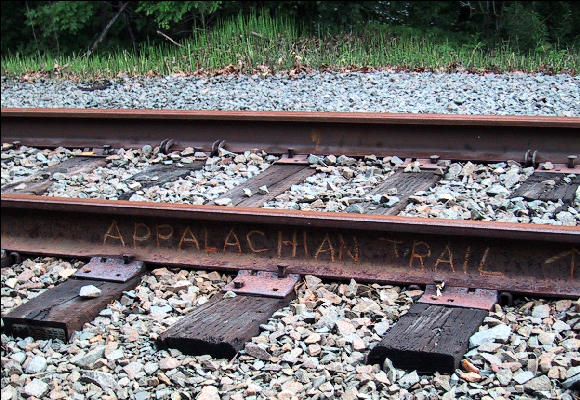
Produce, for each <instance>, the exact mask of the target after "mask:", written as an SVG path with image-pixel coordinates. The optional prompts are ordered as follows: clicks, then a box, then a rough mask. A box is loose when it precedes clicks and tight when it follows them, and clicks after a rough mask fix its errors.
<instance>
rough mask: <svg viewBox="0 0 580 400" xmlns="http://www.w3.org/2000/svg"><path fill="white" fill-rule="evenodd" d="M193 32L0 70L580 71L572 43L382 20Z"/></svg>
mask: <svg viewBox="0 0 580 400" xmlns="http://www.w3.org/2000/svg"><path fill="white" fill-rule="evenodd" d="M196 32H197V33H196V34H195V35H194V37H193V38H191V39H189V40H186V41H183V42H181V43H180V46H177V45H175V44H172V43H170V42H169V41H167V42H163V43H161V44H159V43H157V44H150V43H142V44H141V45H140V46H139V47H138V49H137V51H132V50H131V51H128V50H126V49H118V50H115V51H111V52H106V53H104V52H103V53H99V52H97V53H95V54H93V55H91V56H89V57H84V56H82V55H69V56H60V57H53V56H51V55H42V56H38V55H36V56H34V55H28V56H22V55H19V54H13V55H5V56H4V55H3V56H2V75H4V76H23V75H25V74H29V75H30V74H33V75H34V74H42V75H46V76H51V77H57V78H58V77H63V78H78V79H95V78H105V77H115V76H119V75H129V76H135V75H166V74H175V73H183V74H192V73H202V74H204V73H207V74H213V73H228V72H239V73H262V74H264V75H265V74H267V73H275V72H278V71H290V72H296V71H297V70H302V69H314V70H319V69H333V70H343V69H352V68H356V69H363V70H364V69H367V68H395V69H403V70H419V71H422V70H431V71H457V70H461V71H462V70H467V71H473V72H485V71H495V72H506V71H524V72H537V71H542V72H551V73H563V72H564V73H572V74H575V73H576V71H578V70H580V68H579V67H580V57H579V54H578V52H577V50H576V49H571V50H570V49H544V48H539V49H536V50H534V51H530V52H528V53H527V54H518V53H517V52H514V51H513V50H511V48H510V46H509V44H507V43H506V44H504V45H502V46H500V47H499V48H496V49H493V50H489V49H487V48H486V46H484V44H483V43H481V42H477V41H475V40H473V39H469V38H468V39H464V38H458V37H456V36H452V35H449V34H445V33H442V32H438V31H434V30H430V31H423V32H419V31H417V30H413V29H409V28H404V27H392V26H387V25H371V26H367V27H365V30H364V32H349V33H347V34H344V33H343V34H331V33H329V32H327V33H324V34H320V33H319V34H312V33H308V31H307V30H306V29H305V28H304V27H303V26H300V25H299V24H296V23H295V22H294V21H292V20H290V19H287V18H283V17H277V18H271V17H267V16H262V15H251V16H246V17H242V16H239V17H237V18H232V19H229V20H226V21H222V22H221V23H219V24H217V26H215V27H214V28H213V29H212V30H211V31H202V30H196Z"/></svg>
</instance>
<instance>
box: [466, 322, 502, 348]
mask: <svg viewBox="0 0 580 400" xmlns="http://www.w3.org/2000/svg"><path fill="white" fill-rule="evenodd" d="M510 333H511V328H510V327H509V326H508V325H497V326H495V327H493V328H490V329H487V330H482V331H479V332H475V333H474V334H473V336H471V337H470V338H469V347H470V348H471V347H477V346H479V345H481V344H483V343H484V342H488V341H495V340H500V341H505V340H507V339H508V337H509V335H510Z"/></svg>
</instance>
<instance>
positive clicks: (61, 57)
mask: <svg viewBox="0 0 580 400" xmlns="http://www.w3.org/2000/svg"><path fill="white" fill-rule="evenodd" d="M548 3H549V5H548ZM572 3H573V2H562V1H556V2H529V3H525V4H523V3H521V2H494V1H491V2H489V1H475V2H470V1H468V2H454V1H450V2H402V1H401V2H386V1H384V2H383V1H374V2H372V1H371V2H354V3H350V2H319V1H317V2H308V1H294V2H290V1H282V2H228V1H208V2H204V1H184V2H180V1H165V2H157V1H139V2H100V1H97V2H83V1H79V2H74V1H60V2H50V1H39V2H3V3H2V35H3V40H2V74H4V75H22V74H34V73H37V74H38V73H40V74H47V75H50V76H66V77H80V78H91V77H111V76H117V75H119V74H126V75H143V74H148V75H152V74H171V73H181V74H191V73H193V74H212V73H224V72H226V73H227V72H229V73H238V72H244V73H248V72H251V73H261V74H268V73H274V72H278V71H285V72H287V73H290V74H293V73H296V72H298V71H302V70H309V69H317V70H318V69H335V70H341V69H360V70H366V69H369V68H396V69H408V70H434V71H440V70H445V71H449V70H468V71H474V72H483V71H497V72H502V71H512V70H522V71H544V72H554V73H558V72H570V73H575V72H576V71H578V70H579V59H580V57H578V50H577V49H578V45H579V43H580V41H579V32H580V27H579V25H580V16H579V12H578V9H579V8H578V7H573V4H572ZM258 7H260V8H258ZM103 38H104V40H102V39H103ZM98 39H101V40H102V42H101V41H99V40H98ZM92 48H96V50H95V51H94V52H92V51H91V52H89V51H88V49H92ZM89 54H90V55H89Z"/></svg>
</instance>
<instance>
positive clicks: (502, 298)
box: [499, 292, 514, 306]
mask: <svg viewBox="0 0 580 400" xmlns="http://www.w3.org/2000/svg"><path fill="white" fill-rule="evenodd" d="M499 304H500V305H502V306H511V305H513V304H514V297H513V295H512V294H511V293H510V292H501V293H500V294H499Z"/></svg>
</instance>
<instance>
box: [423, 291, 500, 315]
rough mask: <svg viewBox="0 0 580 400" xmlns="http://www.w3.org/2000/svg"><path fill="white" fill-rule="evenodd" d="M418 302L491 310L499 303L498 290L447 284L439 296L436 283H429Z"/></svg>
mask: <svg viewBox="0 0 580 400" xmlns="http://www.w3.org/2000/svg"><path fill="white" fill-rule="evenodd" d="M418 302H419V303H427V304H439V305H443V306H453V307H465V308H479V309H482V310H491V309H492V308H493V306H494V304H495V303H497V291H495V290H489V289H468V288H464V287H454V286H445V287H444V288H443V289H442V290H441V294H440V295H439V296H438V295H437V290H436V287H435V285H427V286H426V287H425V292H424V293H423V296H421V298H420V299H419V300H418Z"/></svg>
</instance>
